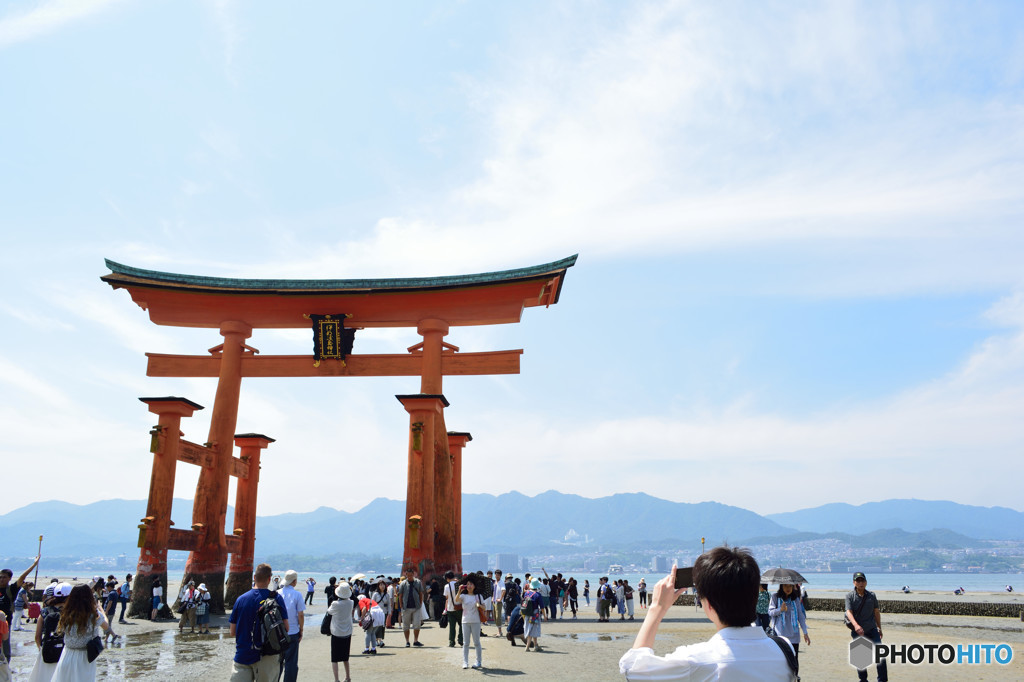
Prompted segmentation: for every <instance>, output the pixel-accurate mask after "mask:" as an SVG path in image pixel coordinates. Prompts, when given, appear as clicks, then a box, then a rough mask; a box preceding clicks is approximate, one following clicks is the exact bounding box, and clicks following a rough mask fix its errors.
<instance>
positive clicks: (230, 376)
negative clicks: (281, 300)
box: [182, 321, 252, 613]
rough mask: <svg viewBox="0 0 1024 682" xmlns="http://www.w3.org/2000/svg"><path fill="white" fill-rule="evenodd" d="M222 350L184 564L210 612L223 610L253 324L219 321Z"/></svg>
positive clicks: (186, 577)
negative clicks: (205, 594) (232, 486)
mask: <svg viewBox="0 0 1024 682" xmlns="http://www.w3.org/2000/svg"><path fill="white" fill-rule="evenodd" d="M220 333H221V336H223V337H224V343H223V344H222V345H221V346H220V348H215V349H211V351H216V350H220V375H219V378H218V380H217V393H216V395H215V397H214V399H213V414H211V415H210V437H209V447H210V448H211V449H212V450H213V451H214V456H213V462H212V463H211V465H210V466H204V467H203V470H202V471H201V472H200V474H199V482H198V483H197V484H196V497H195V502H194V503H193V506H192V529H193V530H195V531H198V533H199V535H200V539H199V543H198V547H199V548H198V549H196V550H193V551H192V553H191V554H189V557H188V563H186V564H185V575H184V577H183V578H182V583H185V582H187V581H188V580H195V581H196V584H197V585H198V584H200V583H206V587H207V588H208V589H209V590H210V611H211V612H212V613H223V612H224V577H225V576H224V572H225V569H226V568H227V562H228V546H227V538H226V537H225V535H224V526H225V521H226V518H225V517H226V516H227V513H228V483H229V482H230V479H231V460H232V452H233V449H234V435H235V425H236V423H237V421H238V396H239V392H240V391H241V388H242V356H243V354H244V353H245V352H246V351H247V350H248V351H249V353H250V354H251V353H252V350H251V349H248V348H247V346H246V345H245V340H246V339H247V338H249V336H251V335H252V327H251V326H249V325H248V324H246V323H245V322H237V321H234V322H222V323H221V325H220Z"/></svg>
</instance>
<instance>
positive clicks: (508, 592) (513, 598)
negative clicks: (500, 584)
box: [504, 582, 520, 613]
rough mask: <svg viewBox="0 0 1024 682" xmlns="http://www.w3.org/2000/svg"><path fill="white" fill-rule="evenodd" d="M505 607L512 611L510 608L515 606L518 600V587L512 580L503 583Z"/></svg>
mask: <svg viewBox="0 0 1024 682" xmlns="http://www.w3.org/2000/svg"><path fill="white" fill-rule="evenodd" d="M504 601H505V609H506V610H507V611H508V612H509V613H512V609H514V608H515V607H516V604H518V603H519V602H520V599H519V588H518V587H517V586H516V584H515V583H514V582H508V583H506V585H505V599H504Z"/></svg>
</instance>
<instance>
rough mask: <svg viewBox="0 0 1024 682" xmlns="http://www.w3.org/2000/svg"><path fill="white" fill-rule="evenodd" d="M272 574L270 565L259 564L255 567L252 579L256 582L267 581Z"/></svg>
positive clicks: (272, 570)
mask: <svg viewBox="0 0 1024 682" xmlns="http://www.w3.org/2000/svg"><path fill="white" fill-rule="evenodd" d="M273 574H274V569H272V568H271V567H270V564H260V565H259V566H257V567H256V572H255V573H254V574H253V578H254V579H255V580H256V581H257V582H261V583H262V582H264V581H269V580H270V577H271V576H272V575H273Z"/></svg>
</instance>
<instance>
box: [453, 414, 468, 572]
mask: <svg viewBox="0 0 1024 682" xmlns="http://www.w3.org/2000/svg"><path fill="white" fill-rule="evenodd" d="M471 440H473V436H472V435H470V433H469V432H467V431H449V432H448V452H450V453H451V459H452V502H453V503H454V504H453V512H454V513H453V516H454V519H455V530H456V532H455V556H457V557H459V563H460V565H461V563H462V449H463V448H464V447H466V443H468V442H469V441H471Z"/></svg>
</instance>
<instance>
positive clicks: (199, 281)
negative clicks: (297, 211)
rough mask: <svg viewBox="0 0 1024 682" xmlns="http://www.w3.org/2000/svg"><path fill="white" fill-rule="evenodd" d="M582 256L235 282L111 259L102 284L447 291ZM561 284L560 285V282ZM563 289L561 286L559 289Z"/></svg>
mask: <svg viewBox="0 0 1024 682" xmlns="http://www.w3.org/2000/svg"><path fill="white" fill-rule="evenodd" d="M578 255H579V254H576V255H572V256H569V257H568V258H563V259H562V260H558V261H554V262H553V263H545V264H543V265H534V266H532V267H528V268H517V269H515V270H500V271H497V272H482V273H478V274H473V275H450V276H446V277H396V278H390V279H236V278H231V277H207V276H205V275H182V274H178V273H173V272H159V271H156V270H143V269H141V268H134V267H132V266H130V265H122V264H121V263H116V262H114V261H112V260H110V259H104V262H106V264H107V267H108V268H110V271H111V273H112V274H111V275H107V276H105V277H101V278H100V279H102V280H103V281H105V282H107V283H109V284H113V282H112V281H111V280H114V281H118V278H117V277H115V276H116V275H121V276H124V277H130V278H132V279H133V280H142V281H136V282H134V283H136V284H139V285H141V286H146V285H149V286H160V285H161V284H164V285H167V286H169V287H174V286H185V287H189V288H200V289H207V290H210V289H212V290H225V289H228V290H236V291H241V292H245V293H258V292H266V293H282V294H287V293H296V294H297V293H327V292H331V291H344V290H354V291H358V290H363V291H365V290H368V289H369V290H374V289H378V290H379V289H391V290H410V289H412V290H417V289H419V290H421V289H444V288H450V287H464V286H480V285H487V284H501V283H503V282H515V281H521V280H527V279H534V278H536V277H542V276H544V275H553V274H557V273H559V272H563V271H564V270H566V269H567V268H570V267H572V266H573V265H575V263H576V258H577V256H578ZM560 284H561V283H560ZM559 288H561V286H559Z"/></svg>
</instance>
